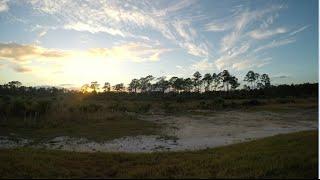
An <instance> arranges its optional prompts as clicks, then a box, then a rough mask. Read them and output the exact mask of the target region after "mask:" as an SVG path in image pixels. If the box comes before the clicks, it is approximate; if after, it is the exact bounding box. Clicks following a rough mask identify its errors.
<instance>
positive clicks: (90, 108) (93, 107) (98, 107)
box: [79, 104, 102, 113]
mask: <svg viewBox="0 0 320 180" xmlns="http://www.w3.org/2000/svg"><path fill="white" fill-rule="evenodd" d="M101 109H102V105H100V104H88V105H86V104H85V105H81V106H80V107H79V110H80V111H81V112H90V113H94V112H97V111H99V110H101Z"/></svg>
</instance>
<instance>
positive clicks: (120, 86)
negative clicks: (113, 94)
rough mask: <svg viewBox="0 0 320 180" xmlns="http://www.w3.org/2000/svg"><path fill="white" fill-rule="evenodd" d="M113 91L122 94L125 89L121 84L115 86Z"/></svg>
mask: <svg viewBox="0 0 320 180" xmlns="http://www.w3.org/2000/svg"><path fill="white" fill-rule="evenodd" d="M113 89H114V90H115V91H117V92H122V91H124V90H125V87H124V85H123V83H120V84H116V85H114V86H113Z"/></svg>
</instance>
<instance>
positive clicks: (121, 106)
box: [109, 103, 128, 112]
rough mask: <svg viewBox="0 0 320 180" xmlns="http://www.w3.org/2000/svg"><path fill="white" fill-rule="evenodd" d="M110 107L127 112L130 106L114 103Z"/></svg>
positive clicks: (113, 109)
mask: <svg viewBox="0 0 320 180" xmlns="http://www.w3.org/2000/svg"><path fill="white" fill-rule="evenodd" d="M109 109H110V110H111V111H120V112H126V111H128V108H127V107H126V106H124V105H123V104H120V103H113V104H111V105H110V106H109Z"/></svg>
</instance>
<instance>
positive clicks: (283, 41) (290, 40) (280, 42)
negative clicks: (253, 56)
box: [254, 38, 296, 52]
mask: <svg viewBox="0 0 320 180" xmlns="http://www.w3.org/2000/svg"><path fill="white" fill-rule="evenodd" d="M295 41H296V39H294V38H288V39H281V40H273V41H272V42H270V43H268V44H266V45H263V46H260V47H258V48H256V49H255V50H254V52H259V51H262V50H267V49H270V48H275V47H279V46H284V45H287V44H291V43H293V42H295Z"/></svg>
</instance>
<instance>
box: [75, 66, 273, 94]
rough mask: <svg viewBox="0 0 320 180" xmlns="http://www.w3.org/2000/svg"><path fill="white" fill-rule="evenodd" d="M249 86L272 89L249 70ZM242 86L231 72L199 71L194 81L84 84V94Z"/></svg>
mask: <svg viewBox="0 0 320 180" xmlns="http://www.w3.org/2000/svg"><path fill="white" fill-rule="evenodd" d="M243 80H244V81H245V82H246V83H247V84H245V85H244V89H246V90H251V89H263V88H268V87H270V86H271V83H270V78H269V75H268V74H262V75H260V74H259V73H255V72H253V71H249V72H248V73H247V74H246V75H245V77H244V79H243ZM239 86H240V83H239V81H238V78H237V77H235V76H233V75H231V74H230V73H229V71H228V70H223V71H222V72H220V73H217V74H216V73H213V74H210V73H206V74H204V75H203V76H202V75H201V73H199V72H198V71H197V72H195V73H194V74H193V76H192V77H191V78H182V77H176V76H174V77H171V78H170V79H168V80H167V78H166V77H165V76H163V77H159V78H156V77H154V76H152V75H148V76H146V77H141V78H140V79H136V78H135V79H132V80H131V82H130V83H129V85H128V86H127V87H126V86H125V85H124V84H123V83H120V84H115V85H114V86H111V84H110V83H109V82H105V83H104V85H103V86H101V88H100V84H98V82H97V81H93V82H91V83H90V84H84V85H83V86H82V87H81V92H83V93H87V92H100V91H101V90H102V91H103V92H110V91H112V90H113V91H116V92H124V91H129V92H132V93H138V92H140V93H145V92H162V93H165V92H178V93H179V92H210V91H218V90H219V91H227V92H228V91H231V90H235V89H237V88H238V87H239Z"/></svg>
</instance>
